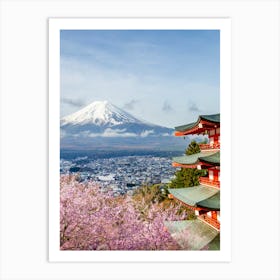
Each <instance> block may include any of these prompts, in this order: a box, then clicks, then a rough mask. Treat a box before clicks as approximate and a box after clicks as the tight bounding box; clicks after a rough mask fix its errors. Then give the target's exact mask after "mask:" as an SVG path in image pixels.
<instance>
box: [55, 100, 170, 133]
mask: <svg viewBox="0 0 280 280" xmlns="http://www.w3.org/2000/svg"><path fill="white" fill-rule="evenodd" d="M60 128H61V137H62V138H64V137H67V136H74V137H91V138H93V137H137V136H140V137H148V136H156V135H158V136H159V135H161V136H170V135H171V134H172V129H170V128H167V127H163V126H158V125H154V124H151V123H148V122H145V121H141V120H139V119H137V118H135V117H134V116H132V115H131V114H129V113H127V112H125V111H124V110H122V109H120V108H118V107H116V106H115V105H113V104H111V103H109V102H108V101H95V102H93V103H91V104H89V105H88V106H86V107H85V108H83V109H81V110H79V111H77V112H75V113H73V114H71V115H69V116H66V117H64V118H62V119H61V122H60Z"/></svg>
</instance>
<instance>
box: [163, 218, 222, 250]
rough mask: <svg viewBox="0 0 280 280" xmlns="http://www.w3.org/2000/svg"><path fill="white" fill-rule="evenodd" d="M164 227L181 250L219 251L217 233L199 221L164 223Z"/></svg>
mask: <svg viewBox="0 0 280 280" xmlns="http://www.w3.org/2000/svg"><path fill="white" fill-rule="evenodd" d="M164 225H165V227H166V228H167V230H168V231H169V233H170V235H171V236H172V238H173V239H174V240H175V241H176V242H177V243H178V244H179V245H180V247H181V248H182V249H185V250H201V249H204V248H207V250H220V238H219V235H220V233H219V231H218V230H216V229H214V228H213V227H212V226H210V225H208V224H207V223H205V222H203V221H201V220H199V219H196V220H188V221H186V220H185V221H165V222H164Z"/></svg>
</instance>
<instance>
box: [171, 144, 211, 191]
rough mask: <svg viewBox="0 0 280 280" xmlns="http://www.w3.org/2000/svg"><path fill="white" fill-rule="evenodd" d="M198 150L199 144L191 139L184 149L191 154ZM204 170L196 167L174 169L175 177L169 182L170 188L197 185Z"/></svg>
mask: <svg viewBox="0 0 280 280" xmlns="http://www.w3.org/2000/svg"><path fill="white" fill-rule="evenodd" d="M199 152H200V148H199V145H198V144H197V143H196V142H195V141H192V142H191V143H190V144H189V146H188V148H187V149H186V154H187V155H193V154H196V153H199ZM206 172H207V171H206V170H198V169H196V168H181V170H178V171H176V173H175V179H174V180H172V182H171V183H170V186H169V187H170V188H186V187H193V186H198V185H199V180H198V179H199V177H200V176H205V175H206V174H207V173H206Z"/></svg>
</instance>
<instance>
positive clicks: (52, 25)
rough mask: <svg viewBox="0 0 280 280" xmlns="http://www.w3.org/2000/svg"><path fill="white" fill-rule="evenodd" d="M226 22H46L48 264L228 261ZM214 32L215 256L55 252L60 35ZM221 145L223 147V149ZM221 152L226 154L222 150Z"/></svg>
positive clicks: (228, 75) (201, 253)
mask: <svg viewBox="0 0 280 280" xmlns="http://www.w3.org/2000/svg"><path fill="white" fill-rule="evenodd" d="M230 26H231V21H230V19H228V18H223V19H221V18H220V19H218V18H216V19H214V18H213V19H186V18H95V19H49V186H50V187H49V261H52V262H58V261H67V262H85V261H93V262H104V261H106V262H111V261H118V262H119V261H125V262H139V261H145V262H155V261H156V262H182V261H188V262H204V261H211V262H214V261H215V262H216V261H219V262H228V261H230V260H231V236H230V234H231V197H230V190H231V187H230V186H231V149H230V147H231V102H230V101H231V93H230V92H231V83H230V81H231V73H230V69H231V48H230V47H231V36H230V28H231V27H230ZM62 29H64V30H67V29H71V30H75V29H88V30H89V29H100V30H102V29H116V30H117V29H169V30H172V29H208V30H211V29H218V30H220V50H221V52H220V55H221V56H220V81H221V82H220V96H221V99H220V100H221V122H222V133H221V143H222V153H221V162H222V164H221V166H222V172H221V185H222V186H223V188H222V190H221V205H222V206H221V250H220V251H60V250H59V145H60V144H59V119H60V114H59V112H60V111H59V104H60V103H59V100H60V30H62ZM225 143H226V145H225ZM223 147H226V148H223Z"/></svg>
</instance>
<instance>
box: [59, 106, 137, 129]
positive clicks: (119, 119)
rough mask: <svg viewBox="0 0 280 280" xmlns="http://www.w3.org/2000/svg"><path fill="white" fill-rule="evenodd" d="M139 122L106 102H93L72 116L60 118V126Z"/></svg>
mask: <svg viewBox="0 0 280 280" xmlns="http://www.w3.org/2000/svg"><path fill="white" fill-rule="evenodd" d="M140 122H141V121H140V120H138V119H136V118H135V117H133V116H132V115H130V114H129V113H127V112H125V111H123V110H121V109H120V108H118V107H116V106H114V105H113V104H111V103H109V102H108V101H95V102H93V103H91V104H89V105H88V106H86V107H84V108H83V109H81V110H79V111H77V112H75V113H74V114H71V115H69V116H66V117H64V118H62V120H61V125H62V126H65V125H86V124H94V125H98V126H114V125H120V124H124V123H140Z"/></svg>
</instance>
